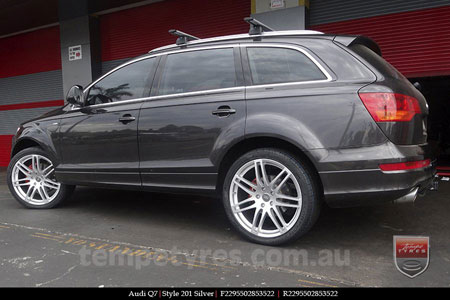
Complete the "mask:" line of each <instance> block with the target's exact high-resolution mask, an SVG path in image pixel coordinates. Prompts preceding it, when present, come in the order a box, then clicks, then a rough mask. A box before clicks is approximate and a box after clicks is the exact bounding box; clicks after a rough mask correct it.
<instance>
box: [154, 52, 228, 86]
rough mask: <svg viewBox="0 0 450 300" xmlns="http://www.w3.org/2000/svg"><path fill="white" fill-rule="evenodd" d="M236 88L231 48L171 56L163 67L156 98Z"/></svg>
mask: <svg viewBox="0 0 450 300" xmlns="http://www.w3.org/2000/svg"><path fill="white" fill-rule="evenodd" d="M235 86H236V69H235V65H234V56H233V48H225V49H209V50H199V51H189V52H182V53H175V54H170V55H168V56H167V60H166V63H165V67H164V72H163V75H162V79H161V83H160V85H159V90H158V91H159V92H158V94H159V95H170V94H178V93H187V92H196V91H204V90H213V89H221V88H229V87H235Z"/></svg>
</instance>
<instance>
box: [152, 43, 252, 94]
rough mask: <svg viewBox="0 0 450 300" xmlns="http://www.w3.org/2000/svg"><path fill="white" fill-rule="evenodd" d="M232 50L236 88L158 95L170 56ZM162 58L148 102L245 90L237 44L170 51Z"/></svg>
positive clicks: (163, 54)
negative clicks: (193, 52)
mask: <svg viewBox="0 0 450 300" xmlns="http://www.w3.org/2000/svg"><path fill="white" fill-rule="evenodd" d="M228 48H231V49H233V59H234V68H235V72H236V86H233V87H228V88H218V89H209V90H201V91H194V92H183V93H175V94H168V95H158V91H159V88H160V85H161V82H162V77H163V72H164V70H165V64H166V61H167V57H168V56H169V55H172V54H179V53H186V52H192V51H206V50H215V49H228ZM161 55H162V56H163V57H162V58H161V61H160V63H159V66H158V70H157V71H156V76H155V80H154V81H153V86H152V88H151V98H152V99H149V100H153V99H156V100H160V99H165V98H174V97H183V96H189V95H202V94H205V95H209V94H212V93H220V92H226V91H230V92H233V91H238V90H241V89H244V88H245V82H244V74H243V70H242V62H241V53H240V51H239V44H231V45H229V44H227V45H216V46H210V47H201V48H191V49H185V50H181V51H171V52H167V53H162V54H161Z"/></svg>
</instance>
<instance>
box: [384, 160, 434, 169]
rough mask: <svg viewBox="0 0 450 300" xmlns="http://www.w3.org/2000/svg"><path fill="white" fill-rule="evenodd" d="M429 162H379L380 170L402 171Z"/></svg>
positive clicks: (419, 166) (420, 166) (428, 161)
mask: <svg viewBox="0 0 450 300" xmlns="http://www.w3.org/2000/svg"><path fill="white" fill-rule="evenodd" d="M430 164H431V160H429V159H425V160H419V161H409V162H402V163H394V164H381V165H380V169H381V170H382V171H403V170H412V169H420V168H425V167H428V166H429V165H430Z"/></svg>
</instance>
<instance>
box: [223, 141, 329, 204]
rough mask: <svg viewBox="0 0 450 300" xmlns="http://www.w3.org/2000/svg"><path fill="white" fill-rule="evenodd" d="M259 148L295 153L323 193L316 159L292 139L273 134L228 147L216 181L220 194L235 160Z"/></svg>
mask: <svg viewBox="0 0 450 300" xmlns="http://www.w3.org/2000/svg"><path fill="white" fill-rule="evenodd" d="M258 148H275V149H280V150H284V151H286V152H288V153H289V154H291V155H293V156H294V157H295V158H297V159H299V160H301V161H302V162H304V163H305V164H306V165H307V168H308V169H309V170H310V171H311V175H312V176H313V177H314V179H315V180H316V182H317V183H318V188H319V189H320V193H321V194H322V195H323V186H322V181H321V179H320V176H319V172H318V171H317V168H316V166H315V164H314V159H313V158H312V157H310V156H309V155H308V154H307V152H306V151H304V150H303V149H301V148H300V147H299V146H298V145H296V144H294V143H293V142H292V141H289V140H286V139H283V138H280V137H273V136H254V137H251V138H246V139H244V140H241V141H239V142H237V143H236V144H234V145H233V146H231V147H230V148H229V149H228V151H227V152H226V153H225V154H224V155H223V157H222V159H221V161H220V165H219V170H218V177H217V183H216V191H217V192H218V193H219V194H220V193H221V190H222V187H223V181H224V179H225V176H226V173H227V171H228V169H229V168H230V167H231V165H232V164H233V162H234V161H236V159H238V158H239V157H240V156H242V155H243V154H245V153H247V152H249V151H252V150H255V149H258Z"/></svg>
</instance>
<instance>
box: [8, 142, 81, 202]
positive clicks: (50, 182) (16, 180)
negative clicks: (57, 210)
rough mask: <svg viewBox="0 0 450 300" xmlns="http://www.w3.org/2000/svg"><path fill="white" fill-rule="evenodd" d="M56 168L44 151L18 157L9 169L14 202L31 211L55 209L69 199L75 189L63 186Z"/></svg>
mask: <svg viewBox="0 0 450 300" xmlns="http://www.w3.org/2000/svg"><path fill="white" fill-rule="evenodd" d="M54 170H55V169H54V164H53V161H52V159H51V158H50V156H49V155H48V154H46V153H45V152H44V151H43V150H42V149H40V148H36V147H33V148H27V149H24V150H22V151H20V152H19V153H17V154H16V155H15V156H14V157H13V159H12V160H11V162H10V163H9V166H8V171H7V181H8V187H9V190H10V191H11V193H12V194H13V196H14V198H16V200H17V201H19V203H20V204H22V205H24V206H26V207H28V208H52V207H55V206H57V205H58V204H60V203H61V202H62V201H63V200H65V199H66V198H68V196H69V195H70V193H71V192H72V191H73V189H74V186H71V185H64V184H62V183H59V182H58V181H57V180H56V178H55V172H54Z"/></svg>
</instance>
